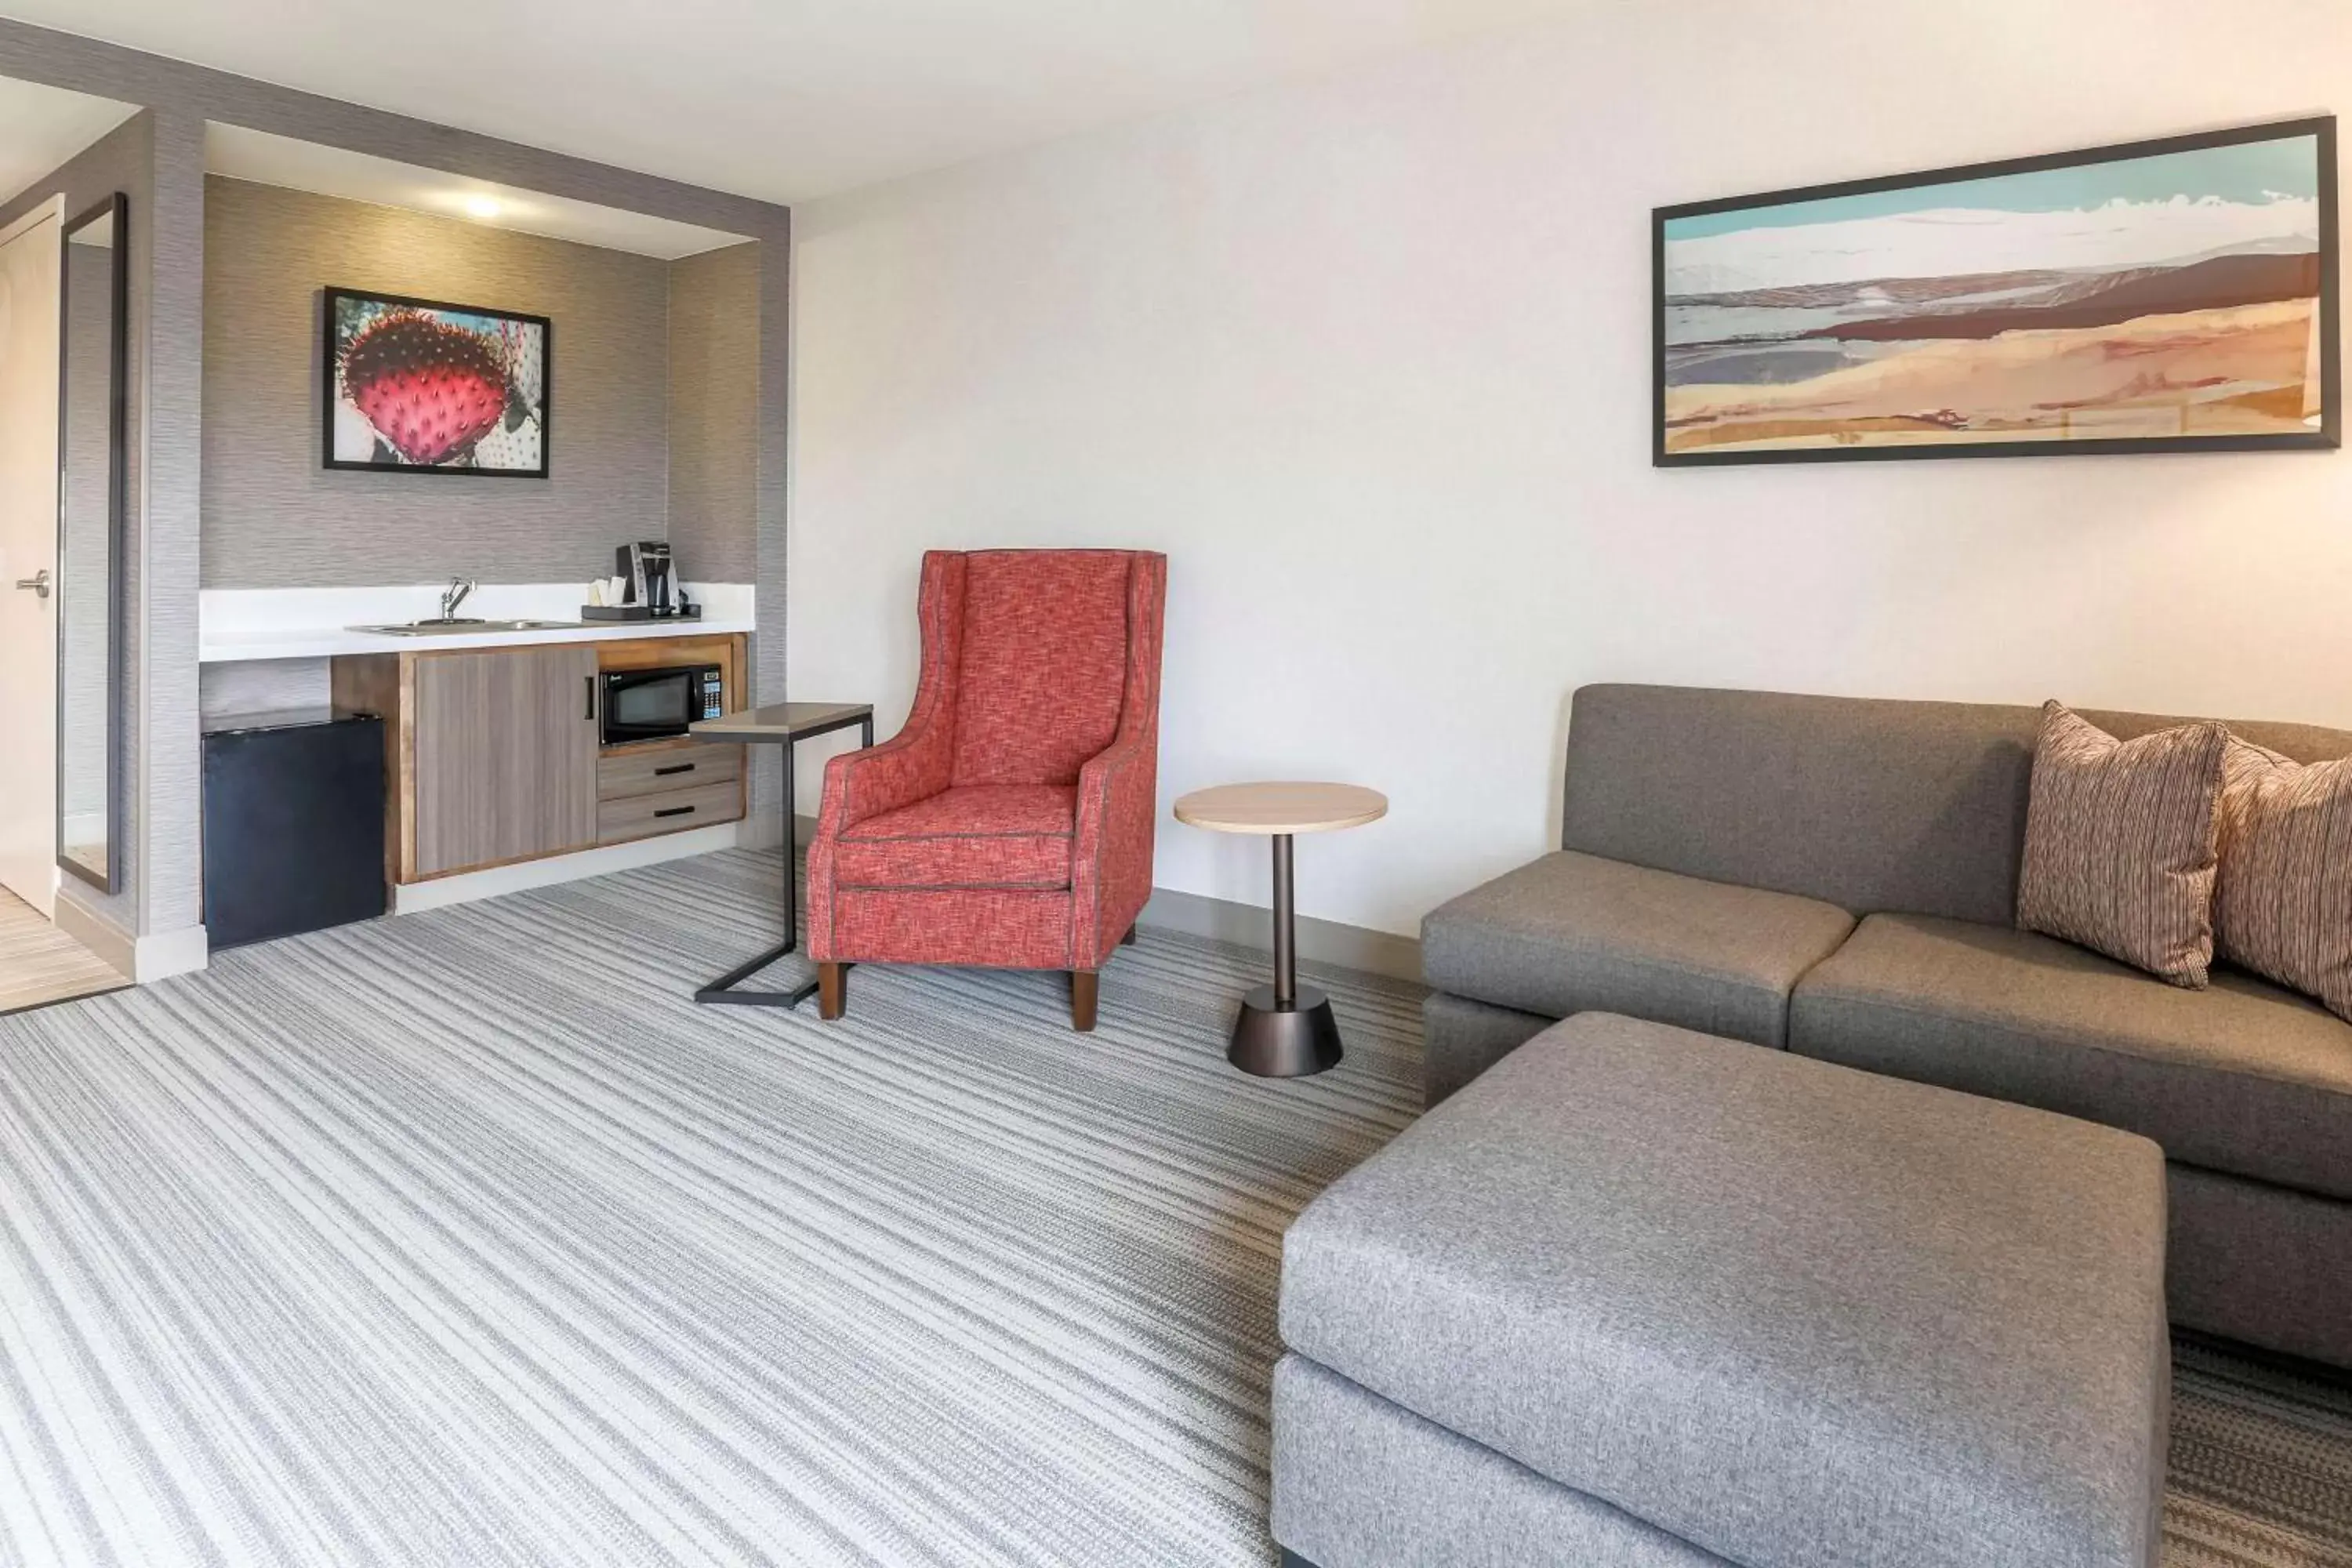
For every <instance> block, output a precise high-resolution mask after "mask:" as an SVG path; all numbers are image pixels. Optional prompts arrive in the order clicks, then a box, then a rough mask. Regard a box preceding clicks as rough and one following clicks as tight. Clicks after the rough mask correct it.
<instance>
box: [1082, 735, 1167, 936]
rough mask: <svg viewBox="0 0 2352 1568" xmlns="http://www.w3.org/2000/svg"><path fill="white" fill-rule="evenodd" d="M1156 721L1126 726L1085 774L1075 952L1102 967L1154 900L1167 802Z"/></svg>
mask: <svg viewBox="0 0 2352 1568" xmlns="http://www.w3.org/2000/svg"><path fill="white" fill-rule="evenodd" d="M1157 718H1158V715H1157V713H1156V712H1155V713H1154V714H1153V715H1152V716H1151V720H1150V721H1143V722H1139V723H1137V724H1135V725H1133V726H1132V727H1131V728H1122V730H1121V731H1120V732H1119V734H1118V737H1117V738H1116V739H1114V740H1113V741H1112V742H1111V743H1110V744H1109V745H1108V747H1106V748H1104V749H1103V750H1102V751H1101V752H1097V754H1096V755H1094V756H1093V757H1091V758H1089V759H1088V760H1087V763H1085V765H1084V766H1082V767H1080V768H1079V770H1078V789H1077V823H1076V837H1075V838H1074V839H1073V841H1072V843H1071V847H1070V848H1071V857H1070V859H1071V865H1070V889H1071V893H1072V902H1073V906H1074V907H1073V908H1072V910H1071V912H1070V917H1071V925H1072V933H1071V934H1072V942H1071V947H1072V950H1073V952H1075V953H1076V955H1077V966H1078V967H1080V968H1096V967H1099V966H1100V965H1101V963H1103V961H1104V959H1105V958H1106V957H1107V956H1108V954H1109V952H1110V951H1111V949H1113V948H1114V947H1116V946H1118V939H1119V938H1120V937H1121V936H1123V935H1124V934H1126V931H1127V928H1128V927H1129V926H1130V925H1132V924H1134V923H1135V917H1136V916H1137V915H1139V914H1140V913H1141V912H1142V911H1143V906H1144V904H1145V902H1146V901H1147V900H1150V897H1151V862H1152V849H1153V844H1154V839H1155V836H1156V829H1157V827H1158V813H1159V800H1160V735H1159V725H1158V723H1157V722H1156V721H1157Z"/></svg>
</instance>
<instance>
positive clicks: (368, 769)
mask: <svg viewBox="0 0 2352 1568" xmlns="http://www.w3.org/2000/svg"><path fill="white" fill-rule="evenodd" d="M204 746H205V937H206V939H207V941H208V942H209V943H210V945H211V946H212V947H213V948H214V949H215V950H218V949H220V948H225V947H237V946H240V945H242V944H244V943H246V942H268V940H270V939H271V938H273V937H281V936H293V935H296V934H298V933H299V932H301V931H323V930H325V929H326V928H327V927H329V926H337V925H343V924H346V923H348V922H349V921H363V920H369V919H373V917H375V916H377V915H380V914H382V913H383V910H384V880H383V878H384V868H383V768H384V751H383V720H381V719H378V718H376V717H374V716H373V715H372V714H354V715H341V714H337V713H334V712H332V711H331V710H327V709H323V708H321V709H303V710H297V711H293V712H281V713H246V714H238V715H236V716H233V717H225V718H219V719H209V720H206V721H205V724H204Z"/></svg>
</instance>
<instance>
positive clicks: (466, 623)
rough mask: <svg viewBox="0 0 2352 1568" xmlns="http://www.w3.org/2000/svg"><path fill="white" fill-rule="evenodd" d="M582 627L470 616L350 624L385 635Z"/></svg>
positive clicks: (573, 623)
mask: <svg viewBox="0 0 2352 1568" xmlns="http://www.w3.org/2000/svg"><path fill="white" fill-rule="evenodd" d="M581 627H582V623H581V622H579V621H530V620H524V621H478V620H475V619H472V618H471V617H469V616H453V617H451V618H449V619H446V620H444V619H439V618H436V619H432V620H424V621H404V622H402V623H401V624H400V625H398V626H351V627H348V628H346V629H348V630H351V631H355V632H372V633H373V634H374V635H376V636H377V637H455V636H457V635H458V634H460V633H464V634H473V633H479V632H573V631H578V630H580V629H581Z"/></svg>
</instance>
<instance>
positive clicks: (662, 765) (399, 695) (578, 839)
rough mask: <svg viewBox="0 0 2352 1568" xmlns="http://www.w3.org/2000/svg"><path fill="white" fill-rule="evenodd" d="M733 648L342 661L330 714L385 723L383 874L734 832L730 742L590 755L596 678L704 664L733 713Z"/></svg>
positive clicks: (408, 875)
mask: <svg viewBox="0 0 2352 1568" xmlns="http://www.w3.org/2000/svg"><path fill="white" fill-rule="evenodd" d="M743 658H744V640H743V638H742V637H740V636H712V637H664V638H654V637H645V638H635V637H631V638H620V639H610V640H604V641H598V642H583V643H555V644H541V645H535V646H531V647H494V648H451V649H437V648H420V649H417V650H416V651H415V652H406V653H397V654H363V655H347V656H343V657H340V658H336V659H335V660H334V663H333V687H334V702H335V707H336V709H337V710H339V711H341V712H346V713H351V712H366V713H377V714H381V715H383V719H384V772H385V784H386V788H385V792H384V794H385V801H386V820H385V824H384V829H385V831H384V876H385V879H386V880H387V881H390V882H395V883H410V882H422V881H426V880H429V879H433V878H436V877H446V876H451V875H454V874H456V873H457V872H460V871H478V870H485V869H488V868H490V867H493V866H506V865H511V864H513V863H515V862H517V861H520V860H533V859H538V858H542V857H545V856H549V855H562V854H567V853H569V852H571V851H573V850H578V849H586V848H590V847H594V846H596V845H600V844H619V843H625V842H628V841H630V840H632V839H637V838H646V837H652V836H654V835H656V834H662V833H677V832H682V831H684V830H686V829H688V828H692V827H707V826H712V825H714V824H718V823H726V822H734V821H738V820H740V818H741V817H742V816H743V806H744V798H743V797H744V768H743V749H742V747H740V746H730V745H712V744H709V743H707V742H699V741H691V740H675V741H652V742H643V743H641V744H637V745H632V746H618V747H614V749H613V750H611V751H605V750H604V749H603V748H602V747H601V746H600V744H599V739H600V732H601V729H602V726H601V725H600V724H599V723H598V721H597V711H596V710H597V707H598V704H599V703H600V701H601V700H602V685H603V683H602V682H601V681H599V680H598V679H597V676H598V673H599V671H600V670H603V669H628V668H652V667H658V666H664V665H670V664H698V663H702V664H710V663H715V664H718V665H719V667H720V668H721V670H722V671H723V679H724V682H725V689H726V692H727V705H728V707H729V708H730V710H731V709H734V708H738V707H740V706H742V705H743V698H744V692H743V689H742V679H743V668H744V663H743Z"/></svg>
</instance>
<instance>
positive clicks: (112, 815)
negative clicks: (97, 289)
mask: <svg viewBox="0 0 2352 1568" xmlns="http://www.w3.org/2000/svg"><path fill="white" fill-rule="evenodd" d="M106 217H111V218H112V219H113V220H114V245H113V250H114V268H113V279H112V285H111V287H112V291H113V295H114V301H113V316H114V342H113V344H112V353H111V355H110V363H109V365H108V374H110V376H111V377H112V379H113V383H114V384H113V385H112V386H111V387H110V389H109V391H108V395H107V474H106V619H107V626H106V874H105V875H104V876H100V875H99V874H98V873H97V872H95V871H93V870H91V869H90V868H89V867H88V866H85V865H83V864H81V863H80V862H79V861H77V860H73V859H70V858H68V857H67V855H66V832H65V828H66V820H65V817H66V695H65V694H66V621H67V616H68V611H67V608H66V605H67V602H68V589H67V585H66V584H65V582H64V577H65V574H66V563H67V562H68V559H69V558H68V556H67V554H66V507H65V494H66V490H65V482H64V481H65V471H66V461H67V457H68V453H67V447H66V443H67V438H68V425H67V422H66V420H65V419H64V418H62V417H60V418H59V419H58V481H59V482H58V579H59V581H58V736H57V747H58V759H57V763H58V820H57V823H56V827H55V831H56V834H57V861H58V868H59V869H61V870H64V871H68V872H70V873H71V874H72V875H74V876H76V877H79V879H81V880H83V881H85V882H88V883H89V884H91V885H92V886H94V887H98V888H102V889H105V890H106V891H108V892H110V893H117V892H121V890H122V816H123V812H122V664H123V658H122V644H123V626H122V604H123V595H122V562H123V555H124V551H123V532H124V528H125V524H126V522H127V520H128V518H129V500H130V498H129V496H128V495H127V494H126V493H125V492H126V490H127V489H128V483H129V471H128V469H129V461H130V455H129V451H128V438H129V432H130V408H131V388H130V379H131V226H130V225H131V202H130V198H129V197H127V196H126V195H123V193H121V191H117V192H115V193H114V194H113V195H110V196H109V197H107V198H106V199H105V200H104V201H102V202H100V203H99V204H98V205H96V206H93V207H91V208H90V209H89V210H88V211H87V212H84V213H82V214H80V215H79V216H76V217H74V218H73V219H72V220H70V221H69V222H68V223H67V224H66V226H65V227H64V228H63V229H62V230H61V231H60V240H59V243H60V244H64V245H71V244H72V243H73V237H74V234H75V232H76V231H77V230H79V229H81V228H84V227H86V226H89V225H90V224H93V223H96V222H97V221H99V220H100V218H106ZM71 287H72V268H60V269H59V272H58V309H59V311H60V315H59V320H58V332H59V336H58V345H59V349H58V394H59V404H58V405H59V408H60V409H61V410H62V408H63V407H64V399H65V398H67V397H70V396H71V395H72V391H71V389H70V388H68V387H67V386H66V384H65V379H66V366H65V355H66V342H67V340H66V337H65V333H67V332H68V331H71V328H72V321H73V317H72V316H71V314H70V313H68V309H69V308H68V303H67V294H68V289H71Z"/></svg>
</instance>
